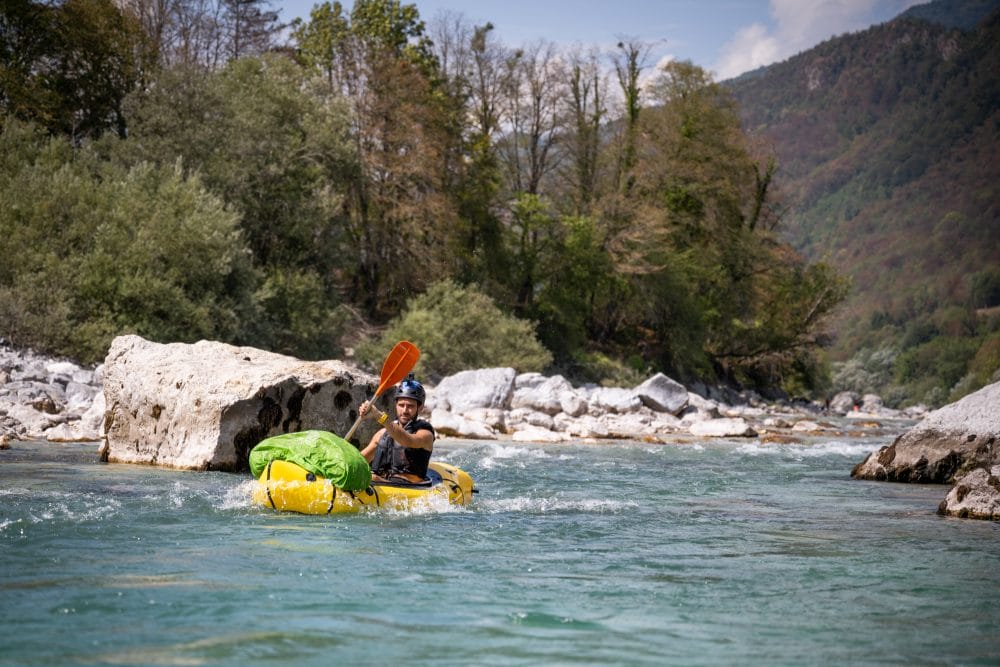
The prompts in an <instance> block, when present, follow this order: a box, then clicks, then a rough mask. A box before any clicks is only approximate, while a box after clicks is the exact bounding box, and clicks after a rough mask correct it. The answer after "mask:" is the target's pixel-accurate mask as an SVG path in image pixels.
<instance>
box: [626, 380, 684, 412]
mask: <svg viewBox="0 0 1000 667" xmlns="http://www.w3.org/2000/svg"><path fill="white" fill-rule="evenodd" d="M633 391H634V392H635V395H636V396H638V397H639V400H640V401H642V404H643V405H645V406H646V407H648V408H650V409H652V410H656V411H657V412H669V413H670V414H672V415H676V414H679V413H680V412H681V411H682V410H683V409H684V408H685V407H687V404H688V391H687V389H686V388H685V387H684V385H682V384H681V383H679V382H677V381H675V380H672V379H670V378H669V377H667V376H666V375H664V374H663V373H657V374H656V375H654V376H652V377H651V378H649V379H648V380H646V381H645V382H643V383H642V384H640V385H639V386H637V387H636V388H635V389H634V390H633Z"/></svg>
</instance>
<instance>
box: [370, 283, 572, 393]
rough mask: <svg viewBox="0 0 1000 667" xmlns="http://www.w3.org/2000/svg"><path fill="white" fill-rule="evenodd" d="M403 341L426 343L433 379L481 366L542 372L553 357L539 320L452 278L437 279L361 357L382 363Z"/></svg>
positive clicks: (424, 358)
mask: <svg viewBox="0 0 1000 667" xmlns="http://www.w3.org/2000/svg"><path fill="white" fill-rule="evenodd" d="M400 340H409V341H411V342H412V343H413V344H415V345H416V346H417V347H418V348H420V351H421V357H420V363H419V368H420V372H421V373H422V374H423V375H424V376H426V377H427V378H428V379H430V380H431V381H436V380H439V379H440V378H442V377H444V376H446V375H451V374H453V373H457V372H458V371H462V370H471V369H477V368H492V367H507V366H509V367H512V368H514V369H515V370H517V371H518V372H522V373H523V372H527V371H541V370H543V369H545V367H546V366H548V365H549V364H550V363H551V362H552V355H551V354H550V353H549V351H548V350H546V349H545V348H544V347H543V346H542V344H541V343H539V342H538V338H537V337H536V334H535V327H534V324H533V323H531V322H526V321H524V320H519V319H517V318H516V317H513V316H511V315H508V314H506V313H504V312H502V311H501V310H500V309H499V308H497V306H496V304H495V303H493V300H492V299H490V298H489V297H488V296H486V295H485V294H483V293H482V292H480V291H479V290H478V288H476V287H475V286H470V287H463V286H461V285H458V284H457V283H455V282H453V281H451V280H444V281H441V282H438V283H435V284H434V285H431V286H430V287H429V288H428V290H427V292H425V293H424V294H422V295H420V296H417V297H416V298H414V299H412V300H410V302H409V303H408V304H407V307H406V310H405V312H403V314H402V315H401V316H399V317H398V318H396V319H395V320H393V321H392V322H390V323H389V327H388V329H386V331H385V332H384V333H383V334H382V336H381V338H380V339H379V340H377V341H368V342H366V343H363V344H362V345H360V346H358V351H357V356H358V359H359V360H360V361H361V362H362V363H364V364H365V365H368V366H369V367H371V368H380V367H381V363H382V360H383V359H384V356H385V353H386V351H387V350H389V349H391V348H392V346H393V345H394V344H395V343H396V342H397V341H400Z"/></svg>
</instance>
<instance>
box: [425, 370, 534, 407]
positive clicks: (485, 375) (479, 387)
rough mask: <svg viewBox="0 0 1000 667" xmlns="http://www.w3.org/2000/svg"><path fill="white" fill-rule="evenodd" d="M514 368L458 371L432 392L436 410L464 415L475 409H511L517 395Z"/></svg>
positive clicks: (442, 381)
mask: <svg viewBox="0 0 1000 667" xmlns="http://www.w3.org/2000/svg"><path fill="white" fill-rule="evenodd" d="M516 377H517V372H516V371H515V370H514V369H513V368H483V369H479V370H474V371H459V372H458V373H455V374H454V375H449V376H448V377H446V378H444V379H443V380H441V382H439V383H438V385H437V387H435V388H434V390H433V392H432V393H433V396H434V406H435V407H439V408H443V409H445V410H449V411H450V412H453V413H455V414H463V413H465V412H467V411H469V410H472V409H475V408H498V409H501V410H506V409H508V408H509V407H510V399H511V395H512V394H513V393H514V379H515V378H516Z"/></svg>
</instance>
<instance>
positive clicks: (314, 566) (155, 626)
mask: <svg viewBox="0 0 1000 667" xmlns="http://www.w3.org/2000/svg"><path fill="white" fill-rule="evenodd" d="M887 439H888V438H883V439H878V438H875V439H867V440H860V439H854V440H852V439H840V440H822V439H820V440H816V441H815V442H813V443H811V444H808V445H763V444H759V443H756V442H735V441H734V442H717V443H709V442H704V443H689V444H682V445H647V444H642V443H636V442H631V443H613V444H602V445H522V444H516V443H512V442H499V443H497V442H489V443H487V442H471V441H457V440H449V441H442V442H441V443H439V445H438V448H437V451H436V453H435V455H436V457H437V458H439V459H441V460H445V461H447V462H450V463H453V464H456V465H458V466H460V467H462V468H464V469H466V470H467V471H469V472H470V473H471V474H472V475H473V476H474V477H475V479H476V481H477V484H478V486H479V488H480V494H479V495H478V496H477V497H476V501H475V502H474V504H473V505H472V506H471V507H470V508H464V509H460V508H452V507H434V508H426V509H424V510H422V511H418V512H409V513H398V512H397V513H392V512H376V513H372V514H368V515H362V516H346V517H309V516H298V515H282V514H276V513H273V512H270V511H265V510H262V509H258V508H255V507H252V506H251V505H250V501H249V498H250V488H251V487H250V484H251V482H250V481H249V478H248V477H241V476H237V475H227V474H224V473H194V472H178V471H170V470H162V469H155V468H149V467H139V466H126V465H104V464H100V463H98V462H97V454H96V446H94V445H55V444H40V443H14V445H13V448H12V449H10V450H7V451H0V559H2V564H3V566H2V573H0V617H2V619H3V628H2V630H3V631H2V632H0V665H95V664H101V665H269V664H273V665H336V664H364V665H369V664H395V663H401V662H406V663H410V664H416V665H431V664H433V665H465V664H472V665H733V664H739V665H862V664H871V665H997V664H1000V605H998V604H997V602H996V598H997V593H998V592H1000V524H996V523H989V522H979V521H964V520H959V519H947V518H942V517H939V516H937V515H936V514H935V509H936V507H937V504H938V502H940V500H941V499H942V498H943V497H944V494H945V491H946V489H945V488H944V487H937V486H933V487H931V486H910V485H894V484H880V483H870V482H860V481H854V480H851V479H850V477H849V471H850V469H851V466H852V465H853V464H854V463H856V462H858V461H860V460H861V459H862V458H863V457H864V456H865V455H866V454H867V453H868V452H869V451H871V450H873V449H876V448H877V447H878V446H880V445H881V444H884V442H885V441H886V440H887Z"/></svg>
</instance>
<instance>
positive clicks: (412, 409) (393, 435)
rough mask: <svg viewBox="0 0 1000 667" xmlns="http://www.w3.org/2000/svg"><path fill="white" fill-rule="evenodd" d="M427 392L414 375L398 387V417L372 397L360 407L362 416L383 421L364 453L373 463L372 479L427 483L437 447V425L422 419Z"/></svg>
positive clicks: (362, 451) (362, 452)
mask: <svg viewBox="0 0 1000 667" xmlns="http://www.w3.org/2000/svg"><path fill="white" fill-rule="evenodd" d="M426 396H427V394H426V393H425V392H424V387H423V385H421V384H420V383H419V382H417V381H416V380H414V379H413V376H412V375H411V376H410V377H409V378H407V379H406V380H403V381H402V382H400V383H399V386H398V387H397V388H396V419H395V420H394V421H389V415H387V414H386V413H384V412H382V411H380V410H379V409H378V408H376V407H375V406H374V405H372V404H371V402H370V401H365V402H364V403H362V404H361V407H360V408H359V409H358V413H359V414H360V415H361V416H362V417H367V416H370V417H371V418H373V419H375V420H376V421H378V423H379V424H381V425H382V428H381V429H380V430H379V431H378V433H376V434H375V435H373V436H372V439H371V441H369V443H368V446H367V447H365V448H364V449H363V450H361V455H362V456H364V457H365V460H367V461H368V463H369V464H370V465H371V467H372V479H373V480H375V481H377V482H396V483H404V484H423V483H425V482H426V481H427V464H428V463H430V460H431V452H432V451H433V449H434V438H435V433H434V427H433V426H431V423H430V422H429V421H427V420H425V419H420V418H419V415H420V408H422V407H423V405H424V400H425V399H426Z"/></svg>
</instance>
